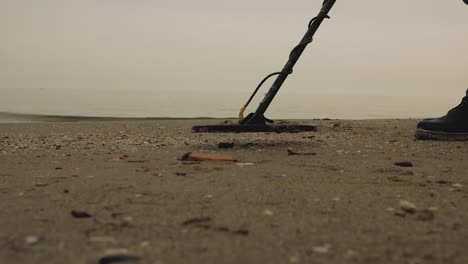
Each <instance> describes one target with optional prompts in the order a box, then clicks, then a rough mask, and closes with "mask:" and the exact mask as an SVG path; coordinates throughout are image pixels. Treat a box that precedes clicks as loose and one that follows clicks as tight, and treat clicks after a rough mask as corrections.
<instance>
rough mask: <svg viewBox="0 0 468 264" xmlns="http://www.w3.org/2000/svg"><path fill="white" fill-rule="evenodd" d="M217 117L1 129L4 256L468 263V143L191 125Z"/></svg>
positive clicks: (380, 132)
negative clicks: (193, 157)
mask: <svg viewBox="0 0 468 264" xmlns="http://www.w3.org/2000/svg"><path fill="white" fill-rule="evenodd" d="M217 122H219V121H203V120H198V121H147V122H132V121H125V122H77V123H36V124H0V198H1V202H0V263H5V264H8V263H57V264H58V263H99V259H100V258H102V257H105V256H108V257H112V256H115V255H113V253H114V254H116V253H119V254H120V256H121V257H125V256H139V257H140V262H139V263H468V250H467V249H468V227H467V224H468V162H467V161H468V142H433V141H414V138H413V133H414V128H415V125H416V121H415V120H379V121H334V120H332V121H308V122H306V123H313V124H317V125H318V126H319V131H318V132H315V133H299V134H191V132H190V127H191V126H192V125H194V124H207V123H217ZM220 142H234V143H235V146H234V149H218V146H217V145H218V143H220ZM288 148H291V149H293V150H294V151H296V152H300V153H311V152H313V153H316V155H303V156H302V155H288V151H287V150H288ZM188 151H197V152H204V153H218V154H228V155H232V156H234V158H236V159H237V160H238V161H239V162H238V163H215V162H202V163H198V164H197V163H184V162H182V161H179V160H178V159H177V158H178V157H179V156H181V155H182V154H184V153H185V152H188ZM400 161H409V162H412V163H413V165H414V166H413V167H398V166H395V165H394V163H395V162H400ZM401 200H406V201H408V202H409V203H412V204H414V205H415V206H416V208H412V207H413V205H411V204H407V203H405V202H401ZM402 206H403V207H404V209H405V210H406V211H404V210H403V209H402ZM72 211H74V215H72V213H71V212H72ZM111 260H112V259H111V258H107V259H106V258H103V259H101V263H115V262H111ZM124 263H136V262H131V261H129V262H124Z"/></svg>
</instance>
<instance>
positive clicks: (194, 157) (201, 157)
mask: <svg viewBox="0 0 468 264" xmlns="http://www.w3.org/2000/svg"><path fill="white" fill-rule="evenodd" d="M181 160H184V161H222V162H234V161H235V160H234V158H233V157H232V156H227V155H213V154H203V153H194V152H189V153H186V154H184V155H183V156H182V158H181Z"/></svg>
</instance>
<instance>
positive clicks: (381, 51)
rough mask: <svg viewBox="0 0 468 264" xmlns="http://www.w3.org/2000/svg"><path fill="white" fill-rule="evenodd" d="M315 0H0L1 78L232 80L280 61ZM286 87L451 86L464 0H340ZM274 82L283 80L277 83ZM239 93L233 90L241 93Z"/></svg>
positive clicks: (461, 79) (57, 85)
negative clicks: (330, 18)
mask: <svg viewBox="0 0 468 264" xmlns="http://www.w3.org/2000/svg"><path fill="white" fill-rule="evenodd" d="M320 6H321V0H307V1H306V0H297V1H271V0H268V1H267V0H257V1H253V0H249V1H246V0H237V1H225V0H198V1H175V0H138V1H131V0H126V1H125V0H93V1H88V0H73V1H71V0H40V1H37V0H0V37H1V42H0V97H1V91H2V89H4V90H5V89H20V88H21V89H39V88H44V89H70V90H82V91H84V92H85V91H88V90H96V89H97V90H152V91H170V90H180V91H184V90H190V91H208V90H218V91H222V90H226V91H232V90H237V91H239V92H241V93H245V94H246V97H247V94H248V93H249V92H250V91H251V90H252V89H253V88H254V87H255V85H256V84H257V82H258V81H259V80H260V79H261V78H263V76H264V75H265V74H267V73H269V72H272V71H277V70H280V69H281V68H282V66H283V64H284V62H285V60H286V58H287V55H288V54H289V51H290V49H291V48H292V47H294V46H295V45H296V44H297V42H298V41H299V40H300V38H301V37H302V35H303V33H304V32H305V30H306V25H307V23H308V21H309V19H310V18H311V17H313V16H314V15H315V14H316V13H317V11H318V10H319V8H320ZM331 16H332V20H329V21H326V22H325V23H324V25H323V27H322V28H320V29H319V31H318V33H317V36H316V38H315V42H314V44H313V45H312V46H310V47H309V48H308V49H307V51H306V53H305V54H304V55H303V57H302V58H301V61H300V62H299V64H298V65H297V66H296V71H295V74H294V75H293V77H291V78H290V79H289V80H288V82H287V83H286V84H287V88H285V89H284V92H285V93H288V92H290V93H294V92H298V93H300V92H304V93H306V92H311V93H332V94H333V93H362V94H376V95H379V94H382V95H385V94H390V95H392V94H399V95H401V94H406V93H407V94H410V95H417V94H420V93H422V92H428V93H434V94H444V93H453V94H456V95H457V96H458V95H460V96H461V94H460V91H461V90H463V88H466V87H468V74H467V69H468V57H467V56H468V55H467V51H466V48H467V47H468V6H466V5H465V4H464V3H463V2H462V1H461V0H453V1H452V0H449V1H447V0H444V1H442V0H411V1H408V0H393V1H383V0H338V1H337V3H336V5H335V8H334V10H332V12H331ZM282 92H283V91H282ZM239 103H240V102H239Z"/></svg>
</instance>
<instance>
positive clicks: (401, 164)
mask: <svg viewBox="0 0 468 264" xmlns="http://www.w3.org/2000/svg"><path fill="white" fill-rule="evenodd" d="M394 164H395V166H398V167H407V168H410V167H413V163H411V162H409V161H399V162H395V163H394Z"/></svg>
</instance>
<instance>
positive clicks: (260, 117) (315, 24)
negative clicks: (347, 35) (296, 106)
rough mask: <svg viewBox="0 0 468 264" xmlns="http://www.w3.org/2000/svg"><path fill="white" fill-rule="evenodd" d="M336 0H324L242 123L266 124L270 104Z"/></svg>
mask: <svg viewBox="0 0 468 264" xmlns="http://www.w3.org/2000/svg"><path fill="white" fill-rule="evenodd" d="M335 2H336V0H325V1H324V3H323V6H322V9H321V10H320V13H319V14H318V15H317V16H316V17H315V19H313V21H311V24H310V25H309V28H308V30H307V32H306V33H305V35H304V37H303V38H302V40H301V42H300V43H299V45H298V46H297V47H296V48H294V49H293V51H292V52H291V55H290V57H289V60H288V62H287V63H286V65H285V66H284V68H283V70H282V71H281V74H279V75H278V77H277V78H276V80H275V82H274V83H273V84H272V86H271V88H270V90H269V91H268V93H267V94H266V95H265V98H264V99H263V100H262V101H261V102H260V105H259V106H258V108H257V110H256V111H255V113H254V114H253V115H252V114H251V115H250V116H249V117H247V118H246V120H245V121H244V122H242V124H265V121H267V119H266V118H265V117H264V114H265V112H266V110H267V109H268V107H269V106H270V104H271V102H272V101H273V98H275V96H276V94H277V93H278V91H279V90H280V88H281V86H282V85H283V83H284V81H285V80H286V78H287V77H288V75H289V74H291V73H292V72H293V68H294V65H296V63H297V61H298V60H299V58H300V57H301V55H302V53H303V52H304V50H305V48H306V47H307V45H308V44H309V43H311V42H312V40H313V37H314V35H315V32H317V29H318V28H319V27H320V25H321V24H322V22H323V20H324V19H325V18H328V13H329V12H330V10H331V9H332V7H333V5H334V4H335Z"/></svg>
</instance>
